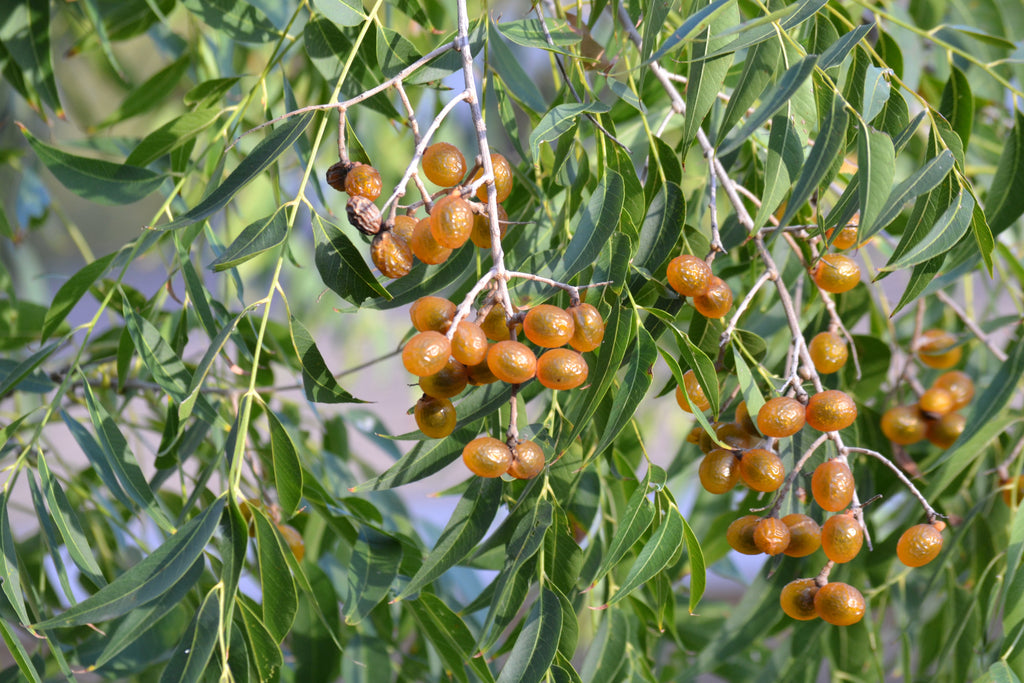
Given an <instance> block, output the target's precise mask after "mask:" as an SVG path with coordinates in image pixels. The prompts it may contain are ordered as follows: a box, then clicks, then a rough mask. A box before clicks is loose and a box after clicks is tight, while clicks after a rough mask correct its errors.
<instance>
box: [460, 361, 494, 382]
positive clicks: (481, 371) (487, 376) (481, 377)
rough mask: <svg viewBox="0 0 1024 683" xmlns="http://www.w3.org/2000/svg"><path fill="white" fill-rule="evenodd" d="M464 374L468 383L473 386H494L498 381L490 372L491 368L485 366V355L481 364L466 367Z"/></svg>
mask: <svg viewBox="0 0 1024 683" xmlns="http://www.w3.org/2000/svg"><path fill="white" fill-rule="evenodd" d="M466 372H467V373H468V375H469V383H470V384H472V385H473V386H481V385H484V384H494V383H495V382H497V381H498V378H497V377H495V376H494V373H493V372H491V366H489V365H488V364H487V359H486V354H485V357H484V361H483V362H482V363H477V364H476V365H469V366H467V367H466Z"/></svg>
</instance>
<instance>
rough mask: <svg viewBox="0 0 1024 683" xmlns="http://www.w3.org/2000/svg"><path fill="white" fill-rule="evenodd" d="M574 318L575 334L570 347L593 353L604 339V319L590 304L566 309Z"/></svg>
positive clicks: (573, 333) (570, 341)
mask: <svg viewBox="0 0 1024 683" xmlns="http://www.w3.org/2000/svg"><path fill="white" fill-rule="evenodd" d="M565 310H566V311H568V313H569V315H570V316H572V323H573V327H572V329H573V332H572V338H571V339H570V340H569V346H571V347H572V348H574V349H576V350H577V351H579V352H581V353H583V352H585V351H593V350H594V349H596V348H597V347H598V346H600V345H601V340H603V339H604V318H602V317H601V314H600V313H599V312H598V310H597V309H596V308H594V307H593V306H591V305H590V304H577V305H576V306H570V307H569V308H567V309H565Z"/></svg>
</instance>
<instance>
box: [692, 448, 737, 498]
mask: <svg viewBox="0 0 1024 683" xmlns="http://www.w3.org/2000/svg"><path fill="white" fill-rule="evenodd" d="M697 476H698V477H699V478H700V484H701V486H703V487H704V490H706V491H707V492H708V493H715V494H721V493H728V492H729V491H731V490H732V489H733V487H735V486H736V482H738V481H739V480H740V461H739V458H737V457H736V456H735V455H733V453H732V451H727V450H723V449H721V448H718V449H715V450H713V451H711V452H710V453H708V454H707V455H705V456H704V459H703V460H701V461H700V468H698V470H697Z"/></svg>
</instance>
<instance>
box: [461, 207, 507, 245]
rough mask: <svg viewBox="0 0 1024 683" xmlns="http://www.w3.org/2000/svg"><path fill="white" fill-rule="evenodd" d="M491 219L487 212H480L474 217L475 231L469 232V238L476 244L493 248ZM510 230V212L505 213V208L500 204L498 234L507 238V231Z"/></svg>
mask: <svg viewBox="0 0 1024 683" xmlns="http://www.w3.org/2000/svg"><path fill="white" fill-rule="evenodd" d="M490 225H491V223H490V220H488V216H487V214H486V213H478V214H476V216H474V218H473V231H472V232H470V233H469V239H470V240H471V241H472V242H473V244H475V245H476V246H478V247H480V248H481V249H490V248H491V228H490ZM507 232H508V214H507V213H505V208H504V207H503V206H501V205H500V204H499V205H498V236H499V237H500V238H501V239H504V238H505V233H507Z"/></svg>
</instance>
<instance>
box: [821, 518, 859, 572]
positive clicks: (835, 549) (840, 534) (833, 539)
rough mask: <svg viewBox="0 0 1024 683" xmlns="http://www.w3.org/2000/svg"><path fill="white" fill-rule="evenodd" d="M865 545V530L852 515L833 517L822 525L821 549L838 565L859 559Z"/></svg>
mask: <svg viewBox="0 0 1024 683" xmlns="http://www.w3.org/2000/svg"><path fill="white" fill-rule="evenodd" d="M862 545H864V530H863V529H861V526H860V523H859V522H858V521H857V520H856V519H854V518H853V515H852V514H848V513H844V514H839V515H833V516H832V517H829V518H828V519H826V520H825V523H824V524H822V525H821V549H822V550H823V551H825V557H827V558H828V559H830V560H832V561H833V562H835V563H836V564H841V563H843V562H849V561H850V560H852V559H853V558H855V557H857V553H859V552H860V549H861V546H862Z"/></svg>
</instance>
